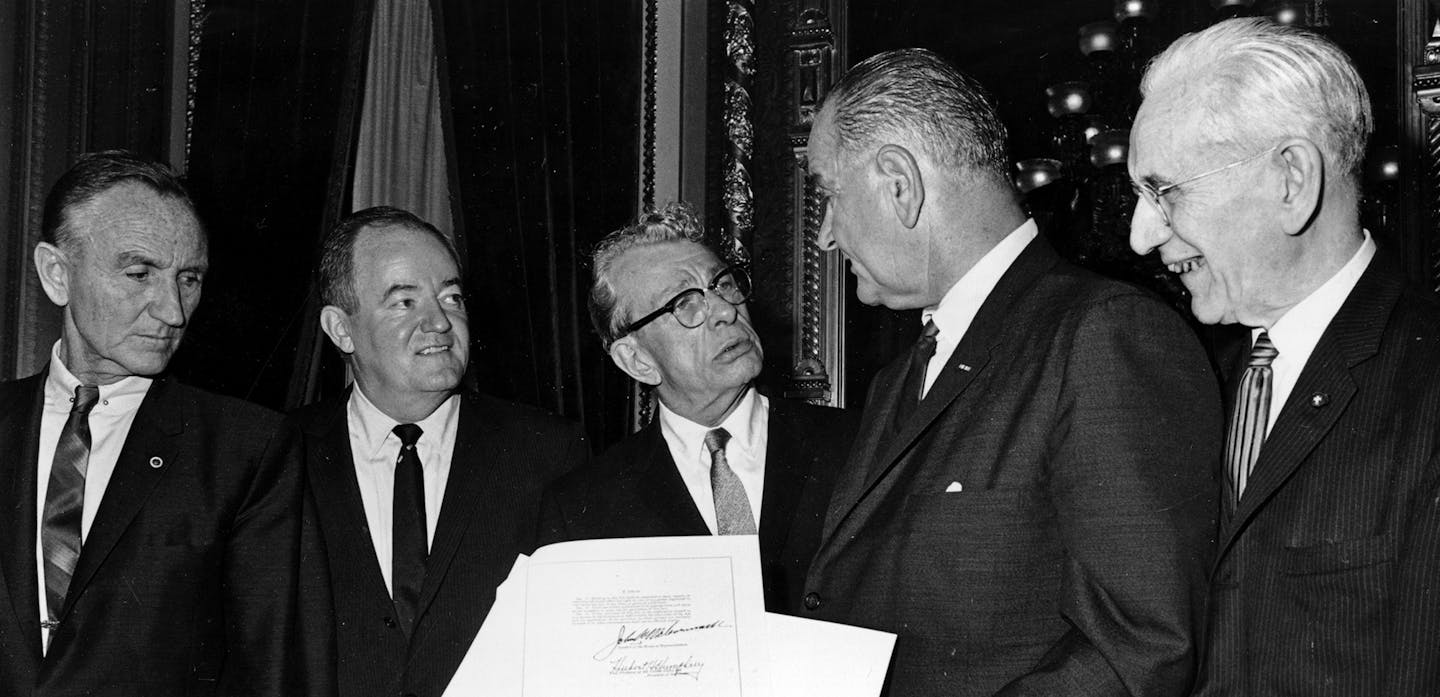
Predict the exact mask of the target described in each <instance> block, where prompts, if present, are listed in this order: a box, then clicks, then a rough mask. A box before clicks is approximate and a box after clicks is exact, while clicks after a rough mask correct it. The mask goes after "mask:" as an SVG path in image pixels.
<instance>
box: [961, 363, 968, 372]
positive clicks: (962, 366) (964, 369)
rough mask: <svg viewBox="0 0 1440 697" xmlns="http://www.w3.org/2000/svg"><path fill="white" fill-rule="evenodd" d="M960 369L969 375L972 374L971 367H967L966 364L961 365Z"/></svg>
mask: <svg viewBox="0 0 1440 697" xmlns="http://www.w3.org/2000/svg"><path fill="white" fill-rule="evenodd" d="M959 368H960V369H961V370H963V371H965V372H967V373H968V372H970V366H968V365H965V364H964V363H961V364H959Z"/></svg>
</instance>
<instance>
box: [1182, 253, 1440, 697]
mask: <svg viewBox="0 0 1440 697" xmlns="http://www.w3.org/2000/svg"><path fill="white" fill-rule="evenodd" d="M1248 338H1249V337H1248V336H1246V337H1245V339H1246V340H1247V341H1245V342H1242V344H1243V345H1241V346H1237V347H1236V349H1237V350H1236V351H1235V352H1234V355H1233V359H1234V360H1232V361H1224V362H1223V363H1222V364H1229V365H1230V366H1232V367H1231V368H1230V370H1229V371H1227V372H1228V377H1229V378H1231V381H1230V382H1232V383H1233V382H1238V378H1239V375H1240V373H1241V372H1242V371H1243V369H1244V368H1243V361H1244V359H1245V356H1246V355H1247V354H1248V349H1249V346H1248ZM1437 441H1440V308H1437V306H1436V304H1435V302H1434V300H1433V299H1432V298H1431V297H1429V294H1428V293H1423V292H1417V291H1415V290H1411V289H1407V288H1406V286H1405V283H1404V281H1403V279H1402V278H1401V277H1400V275H1399V274H1398V273H1395V272H1394V271H1392V270H1390V268H1389V266H1388V265H1387V264H1386V262H1385V260H1384V259H1383V258H1382V257H1377V258H1376V259H1375V260H1374V261H1372V262H1371V264H1370V267H1369V268H1368V269H1367V270H1366V271H1365V273H1364V275H1363V276H1362V277H1361V278H1360V281H1359V282H1358V283H1357V285H1356V286H1355V289H1354V290H1353V291H1351V293H1350V296H1349V297H1348V298H1347V299H1346V300H1345V303H1344V304H1343V305H1342V306H1341V308H1340V311H1339V313H1337V314H1336V315H1335V318H1334V320H1332V321H1331V323H1330V326H1329V327H1328V328H1327V329H1326V330H1325V333H1324V335H1323V336H1322V337H1321V338H1320V342H1319V343H1318V344H1317V345H1316V346H1315V350H1314V353H1312V354H1311V355H1310V359H1309V361H1308V362H1307V363H1306V364H1305V368H1304V370H1303V371H1302V372H1301V374H1300V377H1299V381H1298V382H1297V383H1296V385H1295V388H1294V391H1293V392H1291V394H1290V397H1289V399H1288V400H1287V401H1286V403H1285V405H1284V407H1283V409H1282V410H1281V412H1280V416H1279V418H1278V419H1276V421H1275V425H1274V426H1273V427H1272V428H1271V431H1270V433H1269V435H1268V436H1267V437H1266V440H1265V444H1264V446H1263V447H1262V448H1261V451H1260V458H1259V460H1258V461H1256V463H1255V468H1254V470H1253V473H1252V474H1251V478H1250V483H1249V485H1248V486H1247V487H1246V489H1245V495H1244V497H1243V499H1242V500H1241V501H1240V505H1239V508H1238V510H1235V511H1234V512H1233V514H1231V513H1230V512H1229V511H1228V510H1227V515H1226V516H1225V518H1226V519H1225V520H1223V521H1222V525H1221V532H1220V546H1219V550H1218V556H1217V560H1216V562H1215V567H1214V571H1213V573H1212V577H1211V582H1212V589H1211V595H1210V603H1211V611H1210V625H1209V640H1208V645H1207V647H1206V648H1207V650H1206V657H1205V661H1204V667H1203V670H1202V672H1201V679H1200V682H1199V685H1198V687H1197V693H1198V694H1201V695H1253V696H1257V697H1259V696H1263V695H1280V694H1286V695H1289V694H1297V695H1313V696H1316V697H1321V696H1324V695H1386V697H1390V696H1391V695H1400V694H1409V693H1412V692H1411V691H1412V690H1413V694H1426V695H1435V694H1440V686H1437V683H1436V682H1435V675H1434V671H1435V666H1436V659H1437V657H1440V624H1437V623H1436V621H1435V618H1434V615H1435V610H1434V608H1435V607H1436V605H1437V604H1440V597H1437V593H1440V585H1437V583H1440V578H1437V576H1435V575H1433V574H1434V573H1435V570H1434V565H1435V561H1436V555H1437V554H1440V550H1437V549H1436V547H1435V545H1436V538H1435V537H1434V533H1435V530H1436V528H1435V525H1436V520H1435V518H1434V517H1433V516H1434V513H1435V510H1436V504H1435V492H1434V491H1433V489H1434V483H1433V481H1432V482H1431V483H1429V484H1428V485H1424V486H1422V484H1423V483H1424V480H1425V478H1426V477H1427V476H1429V477H1432V478H1433V477H1434V470H1435V467H1436V465H1435V464H1434V458H1435V457H1436V454H1437V452H1440V447H1437ZM1427 473H1428V474H1427ZM1421 492H1428V493H1423V494H1422V493H1421ZM1427 516H1429V518H1428V522H1427ZM1412 526H1414V530H1413V532H1407V530H1409V529H1410V528H1411V527H1412ZM1407 536H1409V537H1407ZM1427 539H1428V540H1429V541H1428V542H1426V540H1427ZM1426 567H1429V568H1430V569H1431V570H1430V573H1429V574H1423V573H1421V574H1416V573H1413V571H1414V569H1416V568H1421V569H1423V568H1426ZM1402 568H1410V569H1411V573H1410V575H1409V577H1408V581H1407V580H1406V578H1407V577H1406V574H1405V573H1403V572H1402ZM1427 575H1428V576H1429V578H1428V579H1427V578H1425V577H1426V576H1427ZM1425 614H1428V615H1429V620H1428V626H1424V625H1420V624H1412V625H1411V626H1410V627H1409V628H1408V630H1407V629H1405V628H1404V627H1403V626H1402V625H1404V623H1406V622H1415V621H1418V620H1419V619H1420V618H1421V616H1422V615H1425ZM1395 629H1398V630H1399V634H1397V635H1395V636H1393V637H1391V636H1390V634H1391V632H1392V630H1395ZM1407 637H1408V638H1407ZM1387 659H1388V660H1389V661H1390V664H1391V666H1392V667H1393V670H1392V671H1391V679H1392V681H1393V682H1392V683H1390V684H1387V685H1385V686H1383V687H1382V680H1383V679H1384V678H1383V676H1384V674H1385V672H1386V671H1385V667H1386V662H1387ZM1426 670H1428V671H1429V673H1428V675H1426V674H1425V672H1424V671H1426Z"/></svg>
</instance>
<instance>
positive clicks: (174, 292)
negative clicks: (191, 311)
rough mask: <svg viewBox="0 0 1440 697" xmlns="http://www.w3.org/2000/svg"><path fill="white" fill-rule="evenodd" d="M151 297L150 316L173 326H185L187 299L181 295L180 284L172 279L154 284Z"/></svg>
mask: <svg viewBox="0 0 1440 697" xmlns="http://www.w3.org/2000/svg"><path fill="white" fill-rule="evenodd" d="M154 289H155V290H154V295H153V296H152V297H151V299H150V316H151V317H154V318H155V319H157V320H160V321H161V322H164V323H165V324H166V325H168V326H171V327H183V326H185V313H186V308H185V300H184V298H182V297H181V293H180V284H179V283H177V282H176V281H175V280H173V279H171V280H170V281H169V282H166V283H157V284H155V286H154Z"/></svg>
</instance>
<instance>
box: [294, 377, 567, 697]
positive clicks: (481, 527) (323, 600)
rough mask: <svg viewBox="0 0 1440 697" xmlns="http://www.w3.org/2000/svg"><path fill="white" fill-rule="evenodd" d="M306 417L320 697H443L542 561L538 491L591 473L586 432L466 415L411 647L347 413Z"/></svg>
mask: <svg viewBox="0 0 1440 697" xmlns="http://www.w3.org/2000/svg"><path fill="white" fill-rule="evenodd" d="M348 399H349V392H348V391H347V392H346V393H345V394H344V395H341V396H340V397H339V398H337V399H333V400H329V401H326V402H321V403H319V404H314V405H311V406H308V407H304V408H301V409H300V410H298V411H296V412H295V414H294V416H293V418H294V419H295V420H296V421H297V422H298V423H299V424H300V425H301V427H302V428H303V430H304V434H305V456H306V458H305V472H306V496H307V498H308V501H307V506H306V509H307V510H306V516H305V534H306V540H305V544H304V549H305V555H304V559H303V561H302V569H301V571H302V599H301V610H302V615H303V616H302V626H303V629H304V631H305V633H306V653H307V659H306V662H307V664H308V672H309V680H310V685H309V688H308V690H309V692H310V693H311V694H314V695H335V694H339V695H341V697H358V696H361V695H374V696H376V697H380V696H382V695H383V696H384V697H394V695H399V694H414V695H418V696H419V697H438V696H439V695H440V693H441V692H443V691H444V689H445V686H446V685H447V684H449V682H450V678H451V677H452V676H453V675H454V674H455V669H456V668H457V667H459V665H460V660H461V659H462V658H464V656H465V652H466V650H467V649H469V648H470V642H471V640H473V639H474V638H475V633H476V632H478V631H479V630H480V625H481V623H482V622H484V620H485V615H486V614H488V613H489V612H490V605H491V604H492V603H493V602H494V601H495V588H496V587H497V586H499V585H500V583H501V582H502V581H504V580H505V578H506V577H507V576H509V574H510V569H511V567H513V566H514V565H515V558H516V557H517V556H518V555H520V554H522V553H529V552H531V551H533V549H534V543H535V529H536V520H537V517H536V516H537V510H538V505H539V501H540V490H541V488H542V487H543V486H544V485H545V484H546V483H548V482H549V481H550V480H552V479H554V478H555V477H557V476H559V475H560V474H562V473H564V472H565V471H567V470H569V469H571V468H572V467H573V466H575V465H578V464H581V463H584V462H586V461H587V460H588V459H589V455H590V452H589V446H588V445H586V443H585V439H584V437H583V435H582V434H581V431H580V427H579V426H578V425H576V424H574V423H572V422H570V421H566V420H564V419H561V418H559V417H556V416H553V415H551V414H548V413H546V412H543V411H541V410H539V409H535V408H532V407H526V406H522V405H519V404H512V403H510V402H505V401H502V400H499V399H495V398H494V397H489V396H486V395H482V394H478V393H473V392H472V393H466V394H465V395H464V397H463V398H462V400H461V402H460V416H459V419H460V421H459V425H458V426H457V430H456V434H455V450H454V453H453V455H452V459H451V462H450V476H449V480H448V481H447V482H446V485H445V500H444V501H443V502H442V503H441V508H440V518H439V520H438V521H437V522H436V527H435V537H434V539H433V540H432V541H431V543H430V556H429V558H428V560H427V561H426V563H425V581H424V584H423V586H422V588H421V591H420V611H419V613H418V615H417V618H416V623H415V629H414V631H413V634H412V636H411V637H409V638H408V640H407V637H406V636H405V633H404V631H403V630H402V629H401V628H400V627H399V626H398V624H397V623H396V621H395V619H394V617H395V605H394V603H392V602H391V600H390V593H389V591H387V590H386V588H385V580H384V577H383V576H381V575H380V562H379V561H378V560H377V558H376V557H375V548H374V545H373V544H372V543H371V540H370V529H369V526H368V524H367V523H366V520H365V509H364V507H363V506H362V504H361V503H360V491H359V483H358V481H357V479H356V477H355V465H354V460H353V459H352V458H351V454H350V430H349V428H348V426H347V424H346V414H345V404H346V401H347V400H348Z"/></svg>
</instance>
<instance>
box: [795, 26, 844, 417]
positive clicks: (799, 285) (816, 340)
mask: <svg viewBox="0 0 1440 697" xmlns="http://www.w3.org/2000/svg"><path fill="white" fill-rule="evenodd" d="M787 53H788V60H787V64H786V70H788V71H789V72H790V76H789V77H790V79H789V84H790V86H791V89H790V93H789V102H790V103H789V105H788V108H787V110H788V114H789V119H788V121H789V124H788V130H789V137H790V151H791V155H792V165H793V168H794V169H793V173H792V177H791V182H792V190H791V199H792V201H794V206H793V211H794V215H793V218H792V221H791V231H792V234H793V236H794V249H793V256H792V258H793V264H794V269H793V274H792V277H793V278H794V288H793V302H792V307H793V315H794V316H793V323H794V331H795V333H794V340H793V341H792V349H791V351H792V356H791V358H792V360H791V367H790V375H789V379H788V380H787V382H786V386H785V395H786V396H787V397H792V398H798V399H805V400H807V401H810V402H812V403H815V404H828V405H831V406H843V405H844V403H845V395H844V381H843V380H837V379H836V376H843V375H844V358H845V352H844V338H845V337H844V326H845V302H844V294H845V277H844V268H843V262H841V261H840V260H839V259H838V258H836V257H835V255H831V254H823V253H821V250H820V248H819V246H818V245H817V244H816V240H817V238H818V234H819V231H820V224H821V222H822V221H823V219H824V215H825V211H824V208H823V205H822V203H821V199H820V195H819V192H818V191H816V189H815V186H814V184H813V183H812V182H811V180H810V178H809V177H808V176H807V172H808V170H809V166H808V162H807V158H806V140H807V138H808V136H809V134H810V124H811V122H812V121H813V120H814V118H815V113H816V112H817V111H819V109H820V105H821V104H823V103H824V101H825V95H826V94H828V93H829V90H830V84H831V83H832V82H833V81H834V77H833V76H834V74H835V72H836V69H837V67H838V66H837V65H836V56H837V51H836V34H835V27H834V22H832V21H831V14H830V8H829V7H828V6H827V3H826V2H824V0H806V1H804V2H800V3H798V5H797V7H796V14H795V19H794V23H793V24H792V27H791V31H790V34H789V47H788V50H787Z"/></svg>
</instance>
